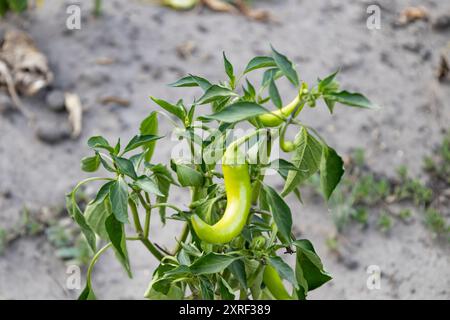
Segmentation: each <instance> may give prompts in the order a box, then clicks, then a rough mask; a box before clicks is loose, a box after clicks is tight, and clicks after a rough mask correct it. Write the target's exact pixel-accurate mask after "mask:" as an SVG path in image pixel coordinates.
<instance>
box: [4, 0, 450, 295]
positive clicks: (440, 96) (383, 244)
mask: <svg viewBox="0 0 450 320" xmlns="http://www.w3.org/2000/svg"><path fill="white" fill-rule="evenodd" d="M104 2H105V8H104V15H103V16H102V17H101V18H100V19H93V18H92V17H91V16H90V6H91V3H92V2H91V1H87V0H83V1H79V2H78V3H81V6H82V13H83V19H82V28H81V30H74V31H68V30H67V29H66V27H65V20H66V17H67V14H66V12H65V10H66V7H67V5H68V4H70V3H72V2H71V1H60V0H48V1H46V4H45V6H44V7H43V8H41V9H40V10H37V11H33V12H30V13H27V14H26V15H22V16H21V17H8V18H7V19H4V20H2V21H1V22H0V30H1V31H4V30H6V29H7V28H10V27H19V28H21V29H23V30H26V31H28V32H29V33H30V34H31V35H32V37H33V38H34V39H35V41H36V43H37V45H38V47H39V48H40V49H41V50H42V51H43V52H45V54H46V55H47V56H48V58H49V60H50V64H51V68H52V70H53V72H54V74H55V81H54V86H55V87H57V88H60V89H62V90H70V91H73V92H76V93H77V94H78V95H79V96H80V97H81V99H82V102H83V106H84V108H85V114H84V115H85V117H84V120H83V131H82V135H81V137H80V138H79V139H77V140H66V141H63V142H61V143H58V144H54V145H51V144H48V143H45V142H42V141H40V140H38V139H37V138H36V136H35V134H34V133H33V131H32V130H29V128H28V127H27V124H26V121H25V120H24V118H23V117H21V116H20V115H19V114H17V113H11V112H4V113H2V114H0V227H1V228H3V229H9V228H12V227H14V226H15V225H16V224H17V223H18V220H19V219H20V214H19V212H20V210H21V209H22V208H23V207H24V205H26V206H28V207H30V208H39V207H42V206H62V205H63V201H64V194H65V192H67V191H68V190H70V188H71V187H73V186H74V184H75V183H76V182H77V181H79V180H80V179H81V178H82V177H83V176H86V174H84V173H82V172H81V170H80V165H79V160H80V159H81V157H83V156H85V155H87V154H88V152H89V150H88V148H87V146H86V140H87V138H88V137H90V136H92V135H98V134H101V135H104V136H106V137H108V138H110V139H111V140H115V139H117V137H119V136H120V137H122V139H123V140H125V139H128V138H130V137H131V136H132V135H134V134H135V133H136V132H137V130H138V125H139V122H140V120H141V119H143V117H145V116H146V115H147V114H148V113H149V112H150V111H152V110H155V109H156V106H155V105H154V104H152V103H150V101H149V99H148V96H149V95H150V94H151V95H154V96H157V97H161V98H166V99H169V100H174V99H175V98H178V97H180V96H175V95H176V94H178V95H181V94H183V95H185V96H183V98H184V99H185V100H186V101H189V99H192V98H193V97H194V95H197V96H198V94H199V92H197V91H192V92H190V91H188V92H187V93H188V95H187V96H186V91H182V90H181V91H180V90H179V89H172V88H170V87H168V86H167V85H166V84H167V83H170V82H172V81H174V80H176V79H177V78H178V77H180V76H183V75H185V74H187V73H193V74H198V75H201V76H204V77H207V78H211V79H213V80H219V79H222V78H223V76H224V75H223V71H222V60H221V59H222V56H221V53H222V51H226V53H227V56H228V57H229V59H230V60H231V61H232V62H233V64H234V65H235V66H236V67H237V68H243V67H244V66H245V64H246V62H247V61H248V60H249V59H250V58H252V57H253V56H254V55H257V54H265V53H268V52H269V49H270V44H273V45H274V46H275V47H276V48H277V49H278V50H279V51H281V52H283V53H284V54H286V55H287V56H288V57H291V58H292V59H293V61H294V62H295V63H296V65H297V69H298V70H299V72H300V76H301V78H302V79H305V80H306V81H309V82H313V81H315V79H316V77H317V76H324V75H327V74H329V73H331V72H332V71H334V70H335V69H336V68H337V67H341V70H342V72H341V74H340V80H341V82H342V83H343V86H345V87H346V88H348V89H350V90H355V91H360V92H364V93H365V94H366V95H367V96H368V97H370V98H371V99H372V100H373V101H375V102H377V103H378V104H379V105H380V106H382V108H381V109H380V110H378V111H365V110H358V109H349V108H345V107H338V108H336V112H335V114H334V115H333V116H330V115H329V113H328V111H327V110H326V108H325V107H324V106H323V105H319V106H318V107H317V108H316V109H314V110H308V111H306V112H305V115H304V118H303V119H304V121H305V122H307V123H310V124H311V125H312V126H315V127H316V128H317V129H318V130H319V131H320V132H321V133H322V134H323V135H324V136H325V138H326V139H327V140H328V141H329V143H330V145H332V146H334V147H335V148H336V150H337V151H338V152H339V153H341V154H348V153H349V152H350V150H351V149H352V148H356V147H363V148H365V149H366V153H367V158H368V159H369V165H370V166H371V168H373V170H375V171H376V172H379V173H383V174H387V175H389V176H392V175H393V174H394V172H395V168H396V167H397V166H398V165H400V164H406V165H408V166H409V167H410V168H411V169H412V173H413V174H415V175H418V174H420V172H421V170H420V168H421V164H422V157H423V156H424V155H425V154H428V153H429V152H430V150H431V149H432V148H433V147H434V146H435V145H436V144H437V143H438V142H439V141H440V140H441V138H442V134H443V131H444V130H446V129H448V127H449V123H450V106H449V102H448V101H449V98H450V86H449V85H448V84H441V83H439V82H437V80H436V76H435V74H436V69H437V66H438V59H439V53H440V51H441V50H442V48H444V47H445V46H446V45H447V43H448V41H449V39H450V37H449V35H450V29H446V30H443V31H436V30H434V29H433V28H432V27H431V25H430V22H426V21H417V22H414V23H411V24H409V25H407V26H405V27H396V26H394V22H395V20H396V19H397V17H398V13H399V12H400V11H401V10H402V9H403V8H405V7H407V6H408V5H423V6H425V7H427V8H428V10H429V12H430V14H431V19H434V18H435V17H436V16H438V15H441V14H443V13H450V3H448V2H446V1H438V0H436V1H378V4H379V5H380V6H381V29H380V30H369V29H368V28H367V27H366V18H367V13H366V8H367V6H368V5H369V4H370V3H371V2H369V1H356V0H352V1H345V2H344V1H331V0H327V1H306V0H303V1H302V0H284V1H255V2H256V4H255V6H256V7H261V8H265V9H268V10H270V12H271V13H272V14H273V16H275V17H276V18H277V20H278V21H279V23H278V24H264V23H258V22H253V21H249V20H248V19H246V18H244V17H242V16H234V15H230V14H219V13H213V12H211V11H208V10H193V11H189V12H175V11H171V10H169V9H166V8H162V7H159V6H156V5H154V4H149V3H144V2H143V1H119V0H109V1H104ZM187 42H190V43H192V44H193V45H194V46H195V50H194V51H193V53H192V55H190V56H189V57H186V58H184V59H183V58H180V57H179V55H178V54H177V49H176V48H177V47H178V46H180V45H183V44H186V43H187ZM104 57H106V58H112V59H113V60H114V63H112V64H109V65H99V64H97V63H96V60H98V59H99V58H104ZM281 90H282V92H284V93H285V94H288V95H289V91H288V90H289V87H288V86H286V87H283V88H281ZM108 95H115V96H120V97H123V98H126V99H129V100H130V101H131V104H130V106H129V107H120V106H113V105H107V106H105V105H102V104H100V103H99V99H101V98H102V97H104V96H108ZM3 100H5V99H3ZM24 103H25V105H26V106H27V108H29V109H30V110H33V111H34V112H35V113H36V114H37V116H38V119H39V123H40V124H41V125H42V126H45V127H46V128H47V129H48V130H50V131H51V130H54V131H58V130H59V131H61V130H64V126H66V125H67V124H66V118H65V116H64V114H55V113H53V112H52V111H50V110H49V108H48V107H47V106H46V103H45V99H44V98H43V97H42V96H38V97H35V98H33V99H25V100H24ZM162 121H163V122H164V125H162V130H161V131H163V132H165V133H166V134H168V136H170V131H171V127H170V124H169V123H167V121H164V120H162ZM167 141H169V140H167ZM171 148H172V144H171V143H170V141H169V142H164V143H160V144H159V146H158V151H157V152H156V155H155V157H156V159H155V160H156V161H159V162H167V160H168V159H169V157H170V152H171ZM187 196H188V195H187V194H184V193H182V192H176V195H175V197H174V198H173V199H172V200H173V201H175V202H178V203H180V204H181V203H186V201H187ZM289 203H290V205H291V208H292V209H293V210H292V211H293V213H294V215H295V222H296V229H297V230H298V231H299V232H300V233H301V234H302V236H304V237H307V238H309V239H311V240H312V241H313V243H314V244H315V246H316V249H317V251H318V253H319V255H320V256H321V257H322V258H323V262H324V264H325V267H326V269H327V270H328V271H329V272H330V273H331V274H332V275H333V276H334V279H333V281H331V282H329V283H328V284H327V285H325V286H324V287H322V288H320V289H318V290H316V291H315V292H313V293H311V295H310V298H311V299H429V298H436V299H450V248H449V246H448V245H445V244H440V243H439V242H437V241H436V240H435V239H434V238H433V237H432V234H431V233H430V232H429V231H427V230H426V228H425V227H424V225H423V222H422V218H421V216H420V213H419V212H416V213H415V214H416V216H415V218H414V221H413V223H412V224H411V225H401V224H399V225H396V226H395V227H394V229H393V230H392V232H391V234H389V235H384V234H382V233H380V232H379V231H377V230H375V229H374V228H369V229H367V230H364V231H362V230H359V229H357V228H354V229H351V230H350V231H348V232H347V233H346V234H344V235H343V237H344V238H345V241H346V243H347V244H346V246H345V250H344V251H345V252H344V254H345V259H344V260H343V261H338V260H337V259H336V257H335V256H334V255H333V254H331V253H330V252H329V250H328V249H327V246H326V245H325V239H326V237H327V236H328V235H329V234H331V233H333V232H334V226H333V223H332V221H331V219H330V217H329V213H328V210H327V208H326V206H325V205H324V204H323V203H322V202H321V201H315V200H313V199H309V198H306V199H305V204H304V205H299V203H298V202H297V201H296V200H295V199H294V198H289ZM155 221H156V219H155ZM179 229H180V226H179V225H178V224H168V225H167V226H166V227H165V229H162V228H161V226H160V225H154V226H153V227H152V230H151V233H152V234H153V235H154V237H155V238H156V242H158V243H160V244H166V245H170V244H171V243H173V238H174V235H175V234H176V233H174V231H179ZM130 256H131V259H132V267H133V269H134V278H133V279H132V280H129V279H127V277H126V275H125V274H124V273H123V272H122V270H121V267H120V266H119V264H118V263H117V262H116V261H115V260H114V257H113V256H112V255H109V256H108V255H107V256H105V257H104V258H102V260H101V261H100V262H99V264H98V265H97V268H96V271H95V274H94V290H95V291H96V294H97V296H98V297H99V298H103V299H108V298H120V299H124V298H141V297H142V294H143V292H144V290H145V288H146V286H147V283H148V281H149V280H150V277H151V273H152V270H153V268H154V267H155V266H156V261H155V260H154V259H153V258H152V257H151V256H150V255H149V254H148V253H147V252H146V251H145V249H143V248H142V247H141V246H139V245H137V244H130ZM369 265H378V266H380V268H381V271H382V278H381V289H380V290H369V289H367V287H366V280H367V277H368V275H367V273H366V268H367V267H368V266H369ZM66 277H67V275H66V266H65V263H64V262H63V261H61V260H59V259H58V258H57V257H56V256H55V253H54V249H53V248H52V246H51V245H50V244H49V243H48V242H47V241H46V239H45V237H44V236H38V237H24V238H21V239H18V240H16V241H14V242H13V243H12V244H11V245H10V246H9V247H8V248H7V249H6V252H5V254H4V255H3V256H2V257H0V298H5V299H32V298H42V299H55V298H59V299H66V298H69V299H70V298H74V297H76V296H77V295H78V294H79V291H77V290H67V289H65V281H66Z"/></svg>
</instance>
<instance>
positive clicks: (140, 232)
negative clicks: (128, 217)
mask: <svg viewBox="0 0 450 320" xmlns="http://www.w3.org/2000/svg"><path fill="white" fill-rule="evenodd" d="M128 205H129V206H130V208H131V214H132V215H133V222H134V227H135V229H136V232H137V233H138V235H139V236H140V237H141V236H143V235H144V230H143V229H142V225H141V221H140V220H139V213H138V210H137V207H136V204H135V203H134V201H133V200H131V199H129V200H128Z"/></svg>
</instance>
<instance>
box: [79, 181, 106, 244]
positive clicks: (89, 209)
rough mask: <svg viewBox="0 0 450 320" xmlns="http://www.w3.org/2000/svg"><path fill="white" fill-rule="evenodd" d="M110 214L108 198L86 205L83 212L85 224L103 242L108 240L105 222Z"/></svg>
mask: <svg viewBox="0 0 450 320" xmlns="http://www.w3.org/2000/svg"><path fill="white" fill-rule="evenodd" d="M108 191H109V190H108ZM111 214H112V209H111V202H110V201H109V197H105V198H103V200H102V201H97V202H96V201H92V202H90V203H88V205H87V206H86V209H85V210H84V217H85V219H86V223H87V224H88V225H89V226H90V227H91V229H92V230H94V232H95V233H96V234H97V235H98V236H99V237H100V238H102V239H103V240H108V233H107V232H106V226H105V221H106V219H107V218H108V217H109V216H110V215H111Z"/></svg>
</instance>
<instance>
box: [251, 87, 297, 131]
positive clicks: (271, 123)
mask: <svg viewBox="0 0 450 320" xmlns="http://www.w3.org/2000/svg"><path fill="white" fill-rule="evenodd" d="M299 102H300V95H297V96H296V97H295V98H294V100H292V101H291V102H290V103H289V104H287V105H286V106H284V107H283V108H281V109H278V110H275V111H272V112H269V113H265V114H262V115H260V116H258V119H259V121H260V122H261V124H262V125H263V126H264V127H277V126H279V125H280V124H281V123H282V122H283V121H284V120H283V119H284V118H286V117H289V116H290V115H291V113H292V112H293V111H294V110H295V108H296V107H297V105H298V103H299Z"/></svg>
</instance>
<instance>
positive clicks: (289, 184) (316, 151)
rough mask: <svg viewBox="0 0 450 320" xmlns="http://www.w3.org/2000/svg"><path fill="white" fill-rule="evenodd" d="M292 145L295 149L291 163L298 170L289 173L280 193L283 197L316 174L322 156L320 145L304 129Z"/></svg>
mask: <svg viewBox="0 0 450 320" xmlns="http://www.w3.org/2000/svg"><path fill="white" fill-rule="evenodd" d="M294 145H295V146H296V148H295V153H294V155H293V157H292V159H291V162H292V163H293V164H294V165H295V166H296V167H297V168H299V170H297V171H289V173H288V176H287V178H286V183H285V185H284V189H283V191H282V193H281V195H282V196H283V197H284V196H286V195H287V194H289V193H290V192H291V191H293V190H294V189H295V188H296V187H297V186H298V185H299V184H300V183H302V182H303V181H305V180H306V179H308V178H309V177H310V176H311V175H313V174H314V173H315V172H317V170H318V169H319V165H320V160H321V156H322V145H321V144H320V142H318V141H317V140H316V139H315V138H314V137H313V136H312V135H310V134H309V133H308V130H307V129H305V128H301V129H300V132H299V133H298V134H297V136H296V137H295V139H294Z"/></svg>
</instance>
